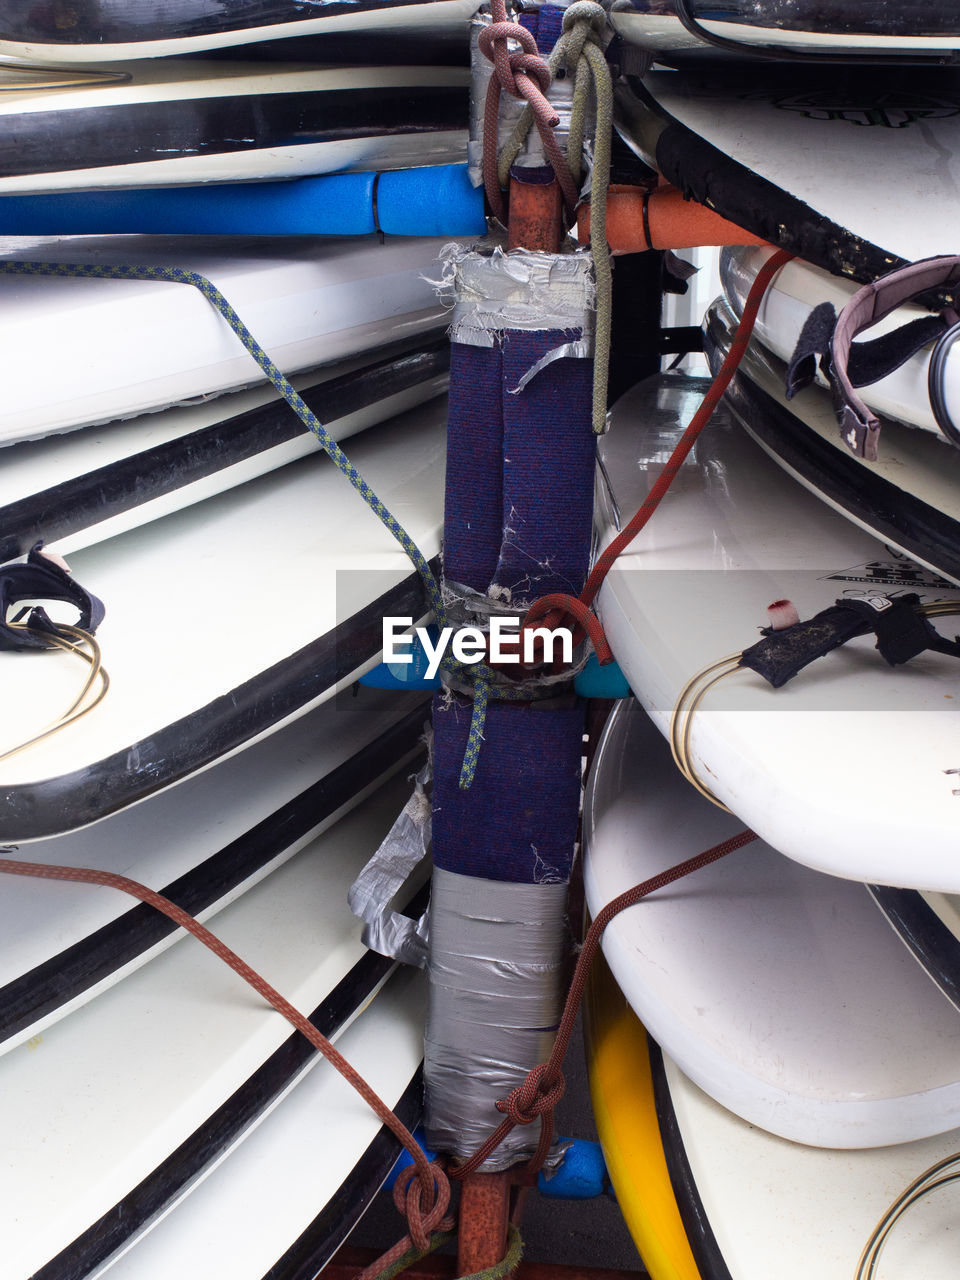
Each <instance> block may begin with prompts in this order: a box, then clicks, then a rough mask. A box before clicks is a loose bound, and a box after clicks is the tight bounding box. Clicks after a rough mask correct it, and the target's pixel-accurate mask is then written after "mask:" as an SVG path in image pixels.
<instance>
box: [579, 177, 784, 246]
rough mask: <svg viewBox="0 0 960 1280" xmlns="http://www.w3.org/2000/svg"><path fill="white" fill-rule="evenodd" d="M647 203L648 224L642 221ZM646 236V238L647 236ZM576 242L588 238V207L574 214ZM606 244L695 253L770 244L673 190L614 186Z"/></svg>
mask: <svg viewBox="0 0 960 1280" xmlns="http://www.w3.org/2000/svg"><path fill="white" fill-rule="evenodd" d="M644 203H646V219H645V218H644ZM648 232H649V235H648ZM577 238H578V239H579V241H580V243H581V244H587V243H588V241H589V239H590V206H589V204H583V205H581V206H580V208H579V210H578V211H577ZM607 242H608V244H609V245H610V249H611V252H612V253H642V252H643V250H644V249H696V248H698V247H699V246H700V245H708V244H709V245H721V244H758V245H765V244H767V243H768V241H766V240H762V239H761V238H760V237H759V236H756V235H754V234H753V233H752V232H750V231H744V229H743V227H738V226H737V224H736V223H735V222H728V221H727V219H726V218H721V217H720V215H719V213H714V211H713V210H712V209H708V208H707V206H706V205H704V204H698V203H697V201H696V200H685V199H684V197H683V193H682V192H681V191H678V190H677V188H676V187H670V186H665V187H658V188H657V189H656V190H655V191H646V190H644V188H643V187H622V186H612V187H610V190H609V192H608V193H607Z"/></svg>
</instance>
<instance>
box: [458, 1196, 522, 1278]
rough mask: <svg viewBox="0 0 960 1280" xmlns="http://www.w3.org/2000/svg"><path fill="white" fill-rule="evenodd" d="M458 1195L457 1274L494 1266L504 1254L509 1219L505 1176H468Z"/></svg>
mask: <svg viewBox="0 0 960 1280" xmlns="http://www.w3.org/2000/svg"><path fill="white" fill-rule="evenodd" d="M461 1185H462V1190H461V1192H460V1230H459V1234H458V1237H457V1275H458V1276H469V1275H473V1274H474V1272H476V1271H484V1270H486V1268H487V1267H494V1266H496V1264H497V1263H498V1262H500V1261H501V1259H502V1258H503V1256H504V1254H505V1253H506V1251H507V1223H508V1222H509V1220H510V1175H509V1173H471V1174H468V1175H467V1177H466V1178H464V1180H463V1183H462V1184H461Z"/></svg>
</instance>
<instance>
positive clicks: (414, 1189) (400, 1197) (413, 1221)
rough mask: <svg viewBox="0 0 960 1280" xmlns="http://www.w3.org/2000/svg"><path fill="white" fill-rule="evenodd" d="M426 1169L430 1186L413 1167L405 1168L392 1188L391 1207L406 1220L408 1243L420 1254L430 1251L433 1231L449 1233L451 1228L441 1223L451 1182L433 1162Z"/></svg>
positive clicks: (447, 1223)
mask: <svg viewBox="0 0 960 1280" xmlns="http://www.w3.org/2000/svg"><path fill="white" fill-rule="evenodd" d="M427 1168H428V1169H429V1171H430V1174H431V1175H432V1181H431V1182H430V1183H429V1184H425V1180H424V1178H423V1177H422V1176H421V1173H420V1171H419V1170H418V1169H417V1167H416V1165H408V1167H407V1168H406V1169H404V1170H403V1171H402V1173H400V1174H399V1175H398V1177H397V1180H396V1182H395V1183H394V1184H393V1203H394V1204H395V1205H396V1207H397V1210H398V1212H400V1213H402V1214H403V1216H404V1217H405V1218H406V1220H407V1228H408V1231H409V1233H410V1240H411V1242H412V1243H413V1247H414V1248H415V1249H416V1250H418V1251H419V1252H420V1253H426V1252H427V1251H428V1250H429V1248H430V1239H431V1236H432V1235H433V1233H434V1232H435V1231H438V1230H440V1231H448V1230H450V1228H451V1227H452V1225H453V1223H452V1222H450V1221H445V1220H444V1219H445V1215H446V1212H447V1209H448V1208H449V1207H450V1180H449V1178H448V1177H447V1175H446V1173H445V1172H444V1170H443V1168H442V1167H441V1166H440V1165H439V1164H438V1163H437V1162H436V1161H433V1162H432V1163H431V1164H430V1165H428V1166H427Z"/></svg>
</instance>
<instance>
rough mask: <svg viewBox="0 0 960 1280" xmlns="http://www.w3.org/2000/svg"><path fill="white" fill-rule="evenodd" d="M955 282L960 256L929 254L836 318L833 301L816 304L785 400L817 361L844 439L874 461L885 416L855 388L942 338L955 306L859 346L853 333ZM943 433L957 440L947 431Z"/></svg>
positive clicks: (859, 296)
mask: <svg viewBox="0 0 960 1280" xmlns="http://www.w3.org/2000/svg"><path fill="white" fill-rule="evenodd" d="M958 284H960V257H957V256H950V255H947V256H943V257H937V258H924V259H921V260H920V261H919V262H912V263H911V264H910V265H909V266H906V267H901V268H899V269H898V270H896V271H891V272H889V273H888V274H887V275H885V276H881V277H880V279H879V280H874V281H873V282H872V283H871V284H867V285H864V286H863V288H862V289H859V290H858V291H857V292H856V293H855V294H854V295H853V297H852V298H851V299H850V301H849V302H848V303H847V305H846V306H845V307H844V308H843V310H842V311H841V312H840V314H839V316H838V315H837V314H836V313H835V311H834V309H833V307H832V306H831V305H830V303H826V302H825V303H821V304H820V305H819V306H818V307H815V308H814V309H813V311H811V313H810V315H809V316H808V317H807V319H806V321H805V323H804V326H803V329H802V330H801V333H800V337H799V339H798V341H797V345H796V348H795V350H794V353H793V356H792V357H791V359H790V362H789V364H788V366H787V378H786V388H787V399H791V398H792V397H793V396H794V395H796V394H797V392H798V391H801V390H803V388H804V387H806V386H808V385H809V384H810V383H811V382H812V381H813V379H814V377H815V376H816V371H817V366H818V364H819V367H820V370H821V371H822V373H823V374H824V376H825V377H826V378H827V379H828V380H829V382H830V387H831V390H832V391H833V398H834V407H835V409H836V412H837V419H838V421H839V424H840V435H841V437H842V439H843V441H844V443H845V444H846V445H847V447H848V448H849V449H850V450H851V452H853V453H854V454H856V455H857V457H860V458H864V459H866V460H867V461H868V462H876V460H877V456H878V449H877V446H878V441H879V437H880V420H879V419H878V417H877V415H876V414H875V413H874V412H873V410H872V409H870V408H868V406H867V405H866V404H864V402H863V400H861V398H860V397H859V396H858V395H857V393H856V391H855V390H854V388H855V387H862V386H867V385H868V384H869V383H872V382H877V381H878V380H879V379H880V378H883V377H886V375H887V374H889V373H892V372H893V371H894V370H895V369H899V368H900V366H901V365H902V364H904V363H905V362H906V361H907V360H909V359H910V358H911V357H912V356H914V355H916V353H917V352H918V351H920V350H921V348H923V347H924V346H926V345H927V344H928V343H930V342H934V341H936V340H938V339H942V338H943V337H944V336H945V334H946V332H947V331H948V330H949V329H950V327H951V326H953V325H955V324H956V322H957V313H956V311H955V310H954V308H953V305H952V304H951V305H949V306H946V307H944V309H943V310H942V312H941V314H940V315H933V314H931V315H929V316H920V317H919V318H917V319H915V320H910V321H908V322H907V323H906V324H904V325H901V326H900V327H899V328H898V329H894V330H893V331H892V332H891V333H885V334H882V335H881V336H880V337H878V338H874V339H872V340H871V341H869V342H858V343H856V345H854V339H855V338H856V337H857V336H858V335H859V334H861V333H863V332H864V331H865V330H866V329H870V328H872V326H873V325H875V324H877V323H878V322H879V321H880V320H883V319H884V318H885V317H886V316H888V315H890V313H891V312H893V311H895V310H896V309H897V307H900V306H902V305H903V304H904V303H905V302H909V301H910V300H911V299H913V298H917V297H919V296H920V295H924V294H928V293H929V292H930V291H931V290H934V289H937V290H944V289H945V290H947V291H948V293H949V292H950V291H951V290H953V289H955V288H956V286H957V285H958ZM938 421H939V416H938ZM945 434H947V435H948V437H949V438H950V439H951V440H953V436H952V435H951V434H950V432H949V431H945Z"/></svg>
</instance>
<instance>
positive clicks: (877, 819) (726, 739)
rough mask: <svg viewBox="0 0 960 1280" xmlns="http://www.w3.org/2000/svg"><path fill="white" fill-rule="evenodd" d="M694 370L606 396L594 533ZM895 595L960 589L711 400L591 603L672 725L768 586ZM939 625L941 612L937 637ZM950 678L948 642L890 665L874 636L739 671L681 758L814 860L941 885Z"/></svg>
mask: <svg viewBox="0 0 960 1280" xmlns="http://www.w3.org/2000/svg"><path fill="white" fill-rule="evenodd" d="M707 385H708V383H707V380H706V379H701V380H694V381H692V382H691V381H690V380H687V379H682V378H678V377H676V376H675V375H670V376H664V377H663V378H662V379H661V380H659V381H658V380H656V379H650V380H648V381H647V382H645V383H640V384H638V386H637V387H635V388H634V389H633V390H632V391H630V392H628V393H627V394H626V395H625V396H624V397H622V398H621V400H620V401H619V402H618V404H617V405H616V406H615V408H614V410H613V417H612V429H611V431H610V433H609V435H607V436H605V437H604V439H603V443H602V446H601V461H602V464H603V469H604V473H605V476H606V483H605V485H604V486H602V491H601V493H600V495H599V502H598V529H599V536H600V540H601V542H602V543H607V542H609V541H610V540H611V538H612V537H613V535H614V533H615V532H616V529H617V527H618V525H619V523H620V522H621V520H622V521H623V522H624V523H625V522H626V521H627V520H628V519H629V517H630V515H631V514H632V513H633V512H634V511H635V510H636V509H637V508H638V507H639V506H640V504H641V502H642V501H643V499H644V497H645V496H646V494H647V492H648V490H649V488H650V486H651V485H652V484H653V483H654V481H655V480H656V478H657V477H658V476H659V474H660V472H661V470H662V468H663V465H664V462H665V460H666V458H667V457H668V455H669V453H670V452H671V450H672V448H673V446H674V444H675V443H676V441H677V439H678V438H679V436H680V434H681V433H682V431H683V429H684V428H685V427H686V425H687V423H688V422H689V421H690V418H691V417H692V415H693V413H694V411H695V409H696V408H697V406H698V405H699V403H700V400H701V398H702V395H703V392H704V391H705V389H706V386H707ZM903 591H908V592H910V591H915V592H918V593H919V594H920V595H921V597H922V598H923V599H925V600H934V599H945V600H949V601H957V600H960V596H958V593H957V592H956V590H955V589H952V588H951V589H946V588H944V587H943V585H942V580H941V579H939V578H937V577H934V576H933V575H931V574H929V573H928V572H927V571H925V570H923V569H922V568H920V567H919V566H917V565H916V564H914V562H912V561H910V560H907V559H905V558H904V557H902V556H900V555H899V554H898V553H897V552H895V551H891V550H890V549H888V548H887V547H885V546H884V545H883V544H882V543H880V542H878V541H876V540H875V539H874V538H872V537H870V536H869V535H867V534H866V533H864V532H863V531H861V530H860V529H858V528H856V527H855V526H854V525H852V524H851V523H850V522H849V521H848V520H846V519H844V518H843V517H841V516H839V515H838V514H837V513H836V512H833V511H831V510H830V509H829V508H828V507H826V506H825V505H824V504H823V503H822V502H820V501H819V499H817V498H815V497H814V496H813V495H812V494H810V493H808V492H806V491H805V490H804V489H803V488H802V487H801V486H800V485H798V484H796V483H795V482H794V481H793V480H792V479H791V478H790V477H789V476H786V475H785V474H784V473H783V472H782V471H781V470H780V468H779V467H777V466H776V464H775V463H773V462H772V461H771V460H770V459H769V458H767V457H766V455H765V454H764V453H763V452H762V451H761V450H760V449H759V448H758V447H757V446H756V445H755V444H754V443H753V441H751V440H750V439H749V437H747V436H746V435H745V433H743V432H741V431H740V430H739V429H736V428H734V427H732V426H731V424H730V421H729V418H728V417H725V415H724V414H723V413H722V412H721V413H720V414H718V415H717V416H716V417H715V420H714V422H713V423H712V424H711V425H710V426H709V427H708V428H707V429H706V431H705V432H704V434H703V435H702V436H701V438H700V441H699V443H698V445H697V448H696V451H695V453H694V454H693V455H692V456H691V458H690V459H689V460H688V462H687V463H686V465H685V466H684V467H683V468H682V470H681V473H680V475H679V476H678V478H677V480H676V482H675V483H674V485H673V487H672V489H671V490H670V491H669V492H668V494H667V496H666V498H665V499H664V501H663V503H662V504H661V505H660V507H659V509H658V510H657V511H656V512H655V513H654V515H653V518H652V519H651V520H650V522H649V524H648V525H647V527H646V529H645V530H644V531H643V532H642V533H641V534H640V536H639V537H638V538H637V540H636V541H635V542H634V543H633V545H632V546H631V547H630V548H629V550H628V551H627V553H626V554H624V555H623V556H621V558H620V560H619V561H618V562H617V564H616V565H615V566H614V568H613V569H612V571H611V572H610V574H609V576H608V577H607V580H606V582H605V584H604V586H603V588H602V590H601V593H600V596H599V599H598V606H599V614H600V618H601V621H602V622H603V625H604V628H605V630H606V633H607V636H608V638H609V640H610V643H611V645H612V646H613V651H614V654H615V656H616V658H617V660H618V661H619V663H620V665H621V667H622V668H623V670H624V673H625V674H626V676H627V679H628V680H629V681H630V684H631V686H632V688H633V689H634V691H635V692H636V694H637V696H638V697H639V698H640V700H641V702H642V703H643V704H644V706H645V707H646V709H647V710H648V712H649V713H650V715H651V716H652V717H653V719H654V721H655V722H656V723H657V725H658V727H659V728H660V729H661V731H662V732H664V733H666V732H667V731H668V727H669V723H670V718H671V713H672V711H673V709H674V706H675V704H676V702H677V699H678V697H679V696H680V694H681V691H682V690H683V688H684V686H685V685H686V684H687V682H688V681H689V680H691V679H692V678H694V677H695V676H697V674H698V673H699V672H701V671H702V670H703V669H704V668H705V667H707V666H708V665H710V664H711V663H713V662H716V661H718V660H719V659H721V658H725V657H726V656H727V655H729V654H737V653H740V652H741V651H742V650H744V649H745V648H747V647H749V646H750V645H752V644H753V643H754V642H755V641H756V640H758V639H759V638H760V637H759V628H761V627H763V626H766V625H767V612H766V611H767V605H768V604H770V603H771V602H772V601H774V600H778V599H783V598H786V599H789V600H792V601H793V602H794V604H795V605H796V607H797V609H798V611H799V613H800V616H801V618H810V617H812V616H814V615H815V614H817V613H819V612H820V611H821V610H822V609H824V608H827V607H830V606H832V605H833V604H834V602H835V601H836V600H837V599H839V598H841V597H843V596H845V595H861V596H862V595H868V596H869V595H876V594H883V593H890V592H903ZM951 622H952V619H951V618H949V617H947V618H942V619H940V620H939V626H940V628H941V630H942V632H943V633H944V634H946V635H948V636H952V635H953V634H954V632H955V631H956V628H955V627H952V626H951ZM958 679H960V667H958V660H957V659H956V658H951V657H947V656H944V655H938V654H933V653H930V652H927V653H924V654H922V655H921V656H920V657H918V658H916V659H914V660H913V662H911V663H908V664H906V665H904V666H901V667H897V668H891V667H888V666H887V664H886V663H885V662H884V661H883V660H882V659H881V658H880V656H879V654H877V653H876V651H875V649H874V638H873V637H872V636H864V637H861V638H859V639H856V640H853V641H851V642H850V643H848V644H846V645H844V646H842V648H840V649H837V650H835V651H834V652H833V653H831V654H828V655H827V657H825V658H822V659H819V660H817V661H816V662H814V663H813V664H811V665H810V666H808V667H806V668H805V669H804V670H803V671H801V672H800V673H799V675H797V676H796V677H795V678H794V679H793V680H792V681H790V682H789V683H788V684H786V685H785V686H784V687H783V688H781V689H773V688H772V687H771V686H770V685H768V684H767V683H766V681H764V680H763V679H761V678H760V677H759V676H757V675H756V674H755V673H753V672H750V671H745V670H744V671H738V672H737V673H735V674H733V675H731V676H729V677H727V678H726V679H724V680H723V681H722V682H721V683H720V684H719V685H717V686H716V688H714V689H712V690H711V691H710V692H709V693H708V694H707V695H706V697H705V699H704V700H703V702H702V703H701V704H700V706H699V708H698V709H697V710H696V712H695V713H694V715H693V717H692V720H691V738H690V759H691V764H692V767H693V769H694V771H695V773H696V775H697V776H698V777H699V778H700V779H701V780H702V782H703V783H704V784H705V785H707V786H708V787H709V788H710V789H711V790H712V791H713V792H714V794H715V795H717V796H718V797H719V798H720V799H721V800H722V801H723V802H724V803H725V804H726V805H728V806H729V807H730V808H731V809H733V810H734V811H735V812H736V813H737V814H738V816H739V817H740V818H741V819H742V820H743V822H744V824H745V825H747V826H750V827H752V828H753V829H754V830H755V831H757V832H758V833H759V834H760V835H761V836H762V838H763V839H765V840H766V841H767V842H768V843H769V844H771V845H772V846H773V847H774V848H775V849H778V850H780V852H782V853H786V854H788V855H789V856H790V857H793V858H796V859H797V860H798V861H800V862H803V863H806V864H807V865H808V866H811V867H813V868H815V869H817V870H820V871H827V872H830V873H832V874H835V875H841V876H844V877H847V878H850V879H854V880H860V881H870V882H876V883H880V884H894V885H899V886H901V887H910V888H922V889H936V890H939V891H944V892H955V891H957V889H958V888H960V865H958V862H957V857H956V849H957V837H958V832H960V808H958V797H957V796H956V795H955V794H954V791H955V782H954V780H953V775H952V773H951V772H950V771H951V770H953V769H954V768H956V767H957V763H958V762H957V759H956V756H957V747H956V724H955V708H956V697H957V690H958ZM852 832H853V833H855V835H852V834H851V833H852Z"/></svg>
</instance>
